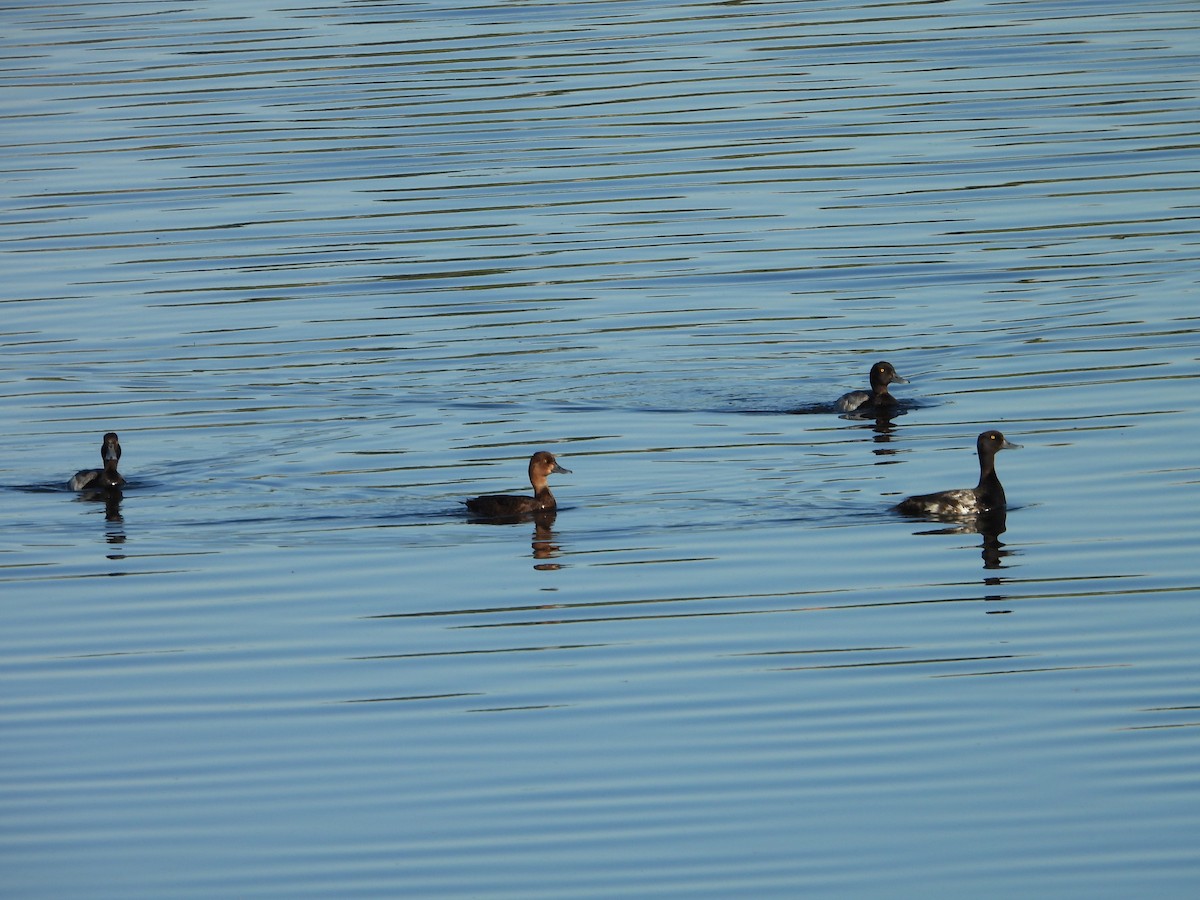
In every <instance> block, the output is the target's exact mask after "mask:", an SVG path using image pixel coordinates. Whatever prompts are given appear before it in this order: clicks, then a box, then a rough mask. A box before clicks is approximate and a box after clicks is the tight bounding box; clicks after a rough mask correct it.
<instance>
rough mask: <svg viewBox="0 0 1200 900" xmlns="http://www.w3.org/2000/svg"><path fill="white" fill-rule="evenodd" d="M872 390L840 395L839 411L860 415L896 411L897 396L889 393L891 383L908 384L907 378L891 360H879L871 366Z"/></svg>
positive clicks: (838, 401)
mask: <svg viewBox="0 0 1200 900" xmlns="http://www.w3.org/2000/svg"><path fill="white" fill-rule="evenodd" d="M870 379H871V390H870V392H867V391H851V392H850V393H848V394H842V396H840V397H838V400H837V408H838V411H839V412H846V413H855V414H857V415H860V416H872V415H884V414H886V413H889V412H894V411H895V409H896V398H895V397H893V396H892V395H891V394H890V393H888V385H889V384H908V379H907V378H901V377H900V375H899V374H897V372H896V367H895V366H893V365H892V364H891V363H890V362H882V361H881V362H877V363H875V365H873V366H871V374H870Z"/></svg>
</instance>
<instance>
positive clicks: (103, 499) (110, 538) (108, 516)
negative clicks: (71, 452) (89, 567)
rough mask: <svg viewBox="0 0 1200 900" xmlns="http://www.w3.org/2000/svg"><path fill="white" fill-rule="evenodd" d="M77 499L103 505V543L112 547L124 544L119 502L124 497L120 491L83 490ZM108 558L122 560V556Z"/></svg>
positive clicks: (113, 555) (114, 489)
mask: <svg viewBox="0 0 1200 900" xmlns="http://www.w3.org/2000/svg"><path fill="white" fill-rule="evenodd" d="M79 499H80V500H82V501H84V502H85V503H103V504H104V540H105V542H106V543H108V544H112V545H114V546H120V545H121V544H124V543H125V517H124V516H123V515H122V514H121V501H122V500H124V499H125V495H124V494H123V493H122V491H121V490H119V489H116V488H111V487H106V488H95V489H84V490H83V491H81V492H80V494H79ZM108 556H109V559H122V558H123V557H124V554H113V553H109V555H108Z"/></svg>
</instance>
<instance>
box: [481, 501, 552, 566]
mask: <svg viewBox="0 0 1200 900" xmlns="http://www.w3.org/2000/svg"><path fill="white" fill-rule="evenodd" d="M557 518H558V510H557V509H542V510H538V511H537V512H527V513H522V514H520V515H515V516H489V517H487V518H482V517H481V518H472V519H469V520H468V521H469V522H470V523H471V524H472V525H523V524H529V523H532V524H533V535H532V538H531V540H530V545H531V546H532V548H533V558H534V559H535V560H538V562H536V563H534V566H533V567H534V568H535V569H541V570H553V569H561V568H562V564H561V563H556V562H551V560H553V559H555V558H556V557H558V556H559V554H561V553H562V547H561V546H560V545H559V543H558V535H556V534H555V532H554V521H555V519H557Z"/></svg>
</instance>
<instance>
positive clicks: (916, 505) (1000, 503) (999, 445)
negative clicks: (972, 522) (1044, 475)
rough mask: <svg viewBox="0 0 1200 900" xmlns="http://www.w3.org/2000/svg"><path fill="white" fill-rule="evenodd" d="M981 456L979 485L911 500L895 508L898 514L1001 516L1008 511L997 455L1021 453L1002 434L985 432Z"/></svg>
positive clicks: (977, 444) (980, 439) (978, 446)
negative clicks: (997, 514) (997, 471)
mask: <svg viewBox="0 0 1200 900" xmlns="http://www.w3.org/2000/svg"><path fill="white" fill-rule="evenodd" d="M975 447H976V450H977V452H978V453H979V484H977V485H976V486H975V487H973V488H959V489H957V490H951V491H939V492H938V493H936V494H921V495H919V496H916V497H909V498H908V499H907V500H902V501H901V502H900V503H898V504H897V505H896V511H897V512H901V513H904V514H905V515H908V516H933V517H943V518H959V519H961V518H967V517H971V516H983V515H988V514H996V513H1002V512H1004V510H1005V509H1006V508H1007V499H1006V498H1005V496H1004V485H1002V484H1001V483H1000V478H999V476H998V475H996V454H997V453H999V452H1000V451H1001V450H1019V449H1020V447H1021V445H1020V444H1013V443H1011V442H1009V441H1008V440H1006V439H1005V437H1004V435H1002V434H1001V433H1000V432H999V431H985V432H984V433H983V434H981V435H980V436H979V437H978V438H977V439H976V441H975Z"/></svg>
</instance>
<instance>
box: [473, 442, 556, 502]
mask: <svg viewBox="0 0 1200 900" xmlns="http://www.w3.org/2000/svg"><path fill="white" fill-rule="evenodd" d="M552 473H558V474H561V475H569V474H571V470H570V469H564V468H563V467H562V466H560V465H559V464H558V460H556V459H555V458H554V454H553V453H550V452H549V451H546V450H539V451H538V452H537V453H535V454H533V456H531V457H530V458H529V483H530V484H531V485H533V496H532V497H528V496H526V495H524V494H486V495H484V496H482V497H473V498H472V499H470V500H466V501H464V502H465V503H466V504H467V509H469V510H470V511H471V512H472V513H474V514H475V515H477V516H483V517H485V518H500V517H505V518H507V517H510V516H528V515H534V514H537V513H545V512H549V511H551V510H554V509H556V508H557V505H558V504H557V502H556V501H555V499H554V495H553V494H552V493H550V487H549V485H548V484H547V483H546V482H547V479H548V478H549V477H550V475H551V474H552Z"/></svg>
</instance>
